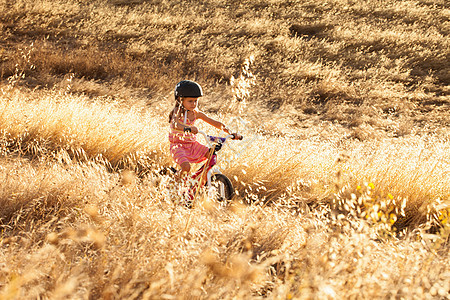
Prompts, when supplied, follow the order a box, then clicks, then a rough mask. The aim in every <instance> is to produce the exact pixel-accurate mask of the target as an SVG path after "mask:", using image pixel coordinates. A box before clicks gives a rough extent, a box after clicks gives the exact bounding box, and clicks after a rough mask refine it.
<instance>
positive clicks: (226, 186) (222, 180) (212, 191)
mask: <svg viewBox="0 0 450 300" xmlns="http://www.w3.org/2000/svg"><path fill="white" fill-rule="evenodd" d="M198 133H199V134H201V135H202V136H203V137H204V138H205V141H206V143H207V144H208V146H209V148H210V150H209V153H208V158H207V159H206V161H205V162H204V163H202V165H201V166H200V167H199V168H198V169H197V171H195V172H194V173H193V174H192V175H188V177H187V178H186V181H187V182H190V183H192V184H191V186H188V190H187V191H186V193H185V195H184V198H186V199H185V200H186V206H187V207H190V208H191V207H192V206H193V205H194V202H195V199H196V198H197V196H198V193H199V192H200V189H199V187H206V191H207V193H208V195H209V196H210V197H211V198H213V199H216V200H217V201H219V202H224V201H229V200H231V199H232V198H233V196H234V194H235V192H234V187H233V184H232V183H231V181H230V179H229V178H228V177H227V176H226V175H224V174H223V173H222V172H221V171H220V170H219V168H218V167H217V166H216V164H217V152H218V151H219V150H220V149H222V147H223V146H224V145H225V144H226V142H227V141H228V140H229V139H230V138H231V139H235V136H234V135H233V134H230V135H227V136H225V137H217V136H210V135H207V134H206V133H205V132H204V131H201V130H199V131H198ZM240 139H241V140H242V136H241V138H240ZM170 169H171V171H172V172H173V173H177V172H178V171H177V170H176V169H174V168H170ZM205 176H206V177H205Z"/></svg>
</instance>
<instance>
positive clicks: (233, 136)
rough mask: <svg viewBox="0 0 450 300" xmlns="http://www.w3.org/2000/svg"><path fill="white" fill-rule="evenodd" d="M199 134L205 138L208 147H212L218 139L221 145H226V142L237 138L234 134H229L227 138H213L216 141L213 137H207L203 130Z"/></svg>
mask: <svg viewBox="0 0 450 300" xmlns="http://www.w3.org/2000/svg"><path fill="white" fill-rule="evenodd" d="M198 133H200V134H201V135H203V137H204V138H205V141H206V142H207V143H208V146H210V147H211V143H212V142H214V141H215V139H216V138H218V139H219V140H220V143H221V144H225V142H226V141H227V140H228V139H230V138H231V139H235V138H236V136H235V135H234V134H229V135H227V136H225V137H213V138H214V139H212V137H211V136H210V135H207V134H206V132H204V131H202V130H199V131H198ZM242 139H243V137H242V136H241V138H240V140H242Z"/></svg>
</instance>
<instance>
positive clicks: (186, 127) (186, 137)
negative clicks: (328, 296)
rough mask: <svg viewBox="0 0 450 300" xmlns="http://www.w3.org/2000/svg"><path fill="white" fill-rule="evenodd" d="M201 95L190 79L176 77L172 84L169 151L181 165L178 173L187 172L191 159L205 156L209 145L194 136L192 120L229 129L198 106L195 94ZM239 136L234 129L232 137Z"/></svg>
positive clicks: (195, 132) (198, 87)
mask: <svg viewBox="0 0 450 300" xmlns="http://www.w3.org/2000/svg"><path fill="white" fill-rule="evenodd" d="M202 96H203V91H202V88H201V86H200V85H199V84H198V83H196V82H194V81H190V80H183V81H180V82H179V83H178V84H177V85H176V87H175V108H174V109H173V110H172V111H171V112H170V115H169V122H170V128H171V132H170V134H169V142H170V153H171V154H172V157H173V159H174V160H175V162H176V163H177V164H178V165H179V166H180V167H181V174H182V175H184V174H188V173H189V171H190V170H191V163H198V162H201V161H203V160H205V159H206V158H207V157H208V152H209V148H208V147H207V146H205V145H203V144H200V143H199V142H197V140H196V134H197V133H198V129H197V127H195V126H194V123H195V120H197V119H200V120H203V121H205V122H206V123H208V124H210V125H212V126H214V127H216V128H218V129H221V130H223V131H224V132H226V133H227V134H231V133H230V131H229V129H228V128H227V127H226V126H225V125H224V124H223V123H222V122H219V121H216V120H214V119H211V118H210V117H208V116H207V115H205V114H204V113H203V112H201V111H200V110H198V108H197V104H198V98H199V97H202ZM239 138H241V136H240V135H239V134H237V133H234V139H239Z"/></svg>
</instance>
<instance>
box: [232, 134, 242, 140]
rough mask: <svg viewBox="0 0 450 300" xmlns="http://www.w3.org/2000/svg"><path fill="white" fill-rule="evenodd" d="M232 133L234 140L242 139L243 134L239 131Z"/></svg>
mask: <svg viewBox="0 0 450 300" xmlns="http://www.w3.org/2000/svg"><path fill="white" fill-rule="evenodd" d="M231 135H233V136H234V137H233V140H242V139H243V136H242V135H240V134H239V133H232V134H231Z"/></svg>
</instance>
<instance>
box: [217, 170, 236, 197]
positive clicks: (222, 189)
mask: <svg viewBox="0 0 450 300" xmlns="http://www.w3.org/2000/svg"><path fill="white" fill-rule="evenodd" d="M211 187H212V188H213V192H214V198H215V199H216V200H218V201H226V200H231V198H232V197H233V195H234V187H233V184H232V183H231V181H230V179H228V177H227V176H225V175H223V174H214V175H213V176H212V177H211Z"/></svg>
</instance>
